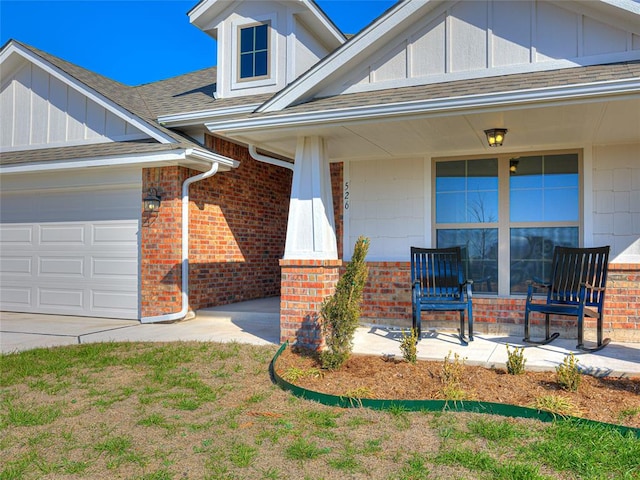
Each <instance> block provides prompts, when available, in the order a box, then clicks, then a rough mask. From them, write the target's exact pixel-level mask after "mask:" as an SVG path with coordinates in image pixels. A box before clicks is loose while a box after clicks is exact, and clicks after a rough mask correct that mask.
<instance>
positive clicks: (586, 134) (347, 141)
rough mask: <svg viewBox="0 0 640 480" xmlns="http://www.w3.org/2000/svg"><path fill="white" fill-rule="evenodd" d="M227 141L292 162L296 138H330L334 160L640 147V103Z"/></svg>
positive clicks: (259, 133) (431, 118) (286, 131)
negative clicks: (501, 137)
mask: <svg viewBox="0 0 640 480" xmlns="http://www.w3.org/2000/svg"><path fill="white" fill-rule="evenodd" d="M494 127H503V128H507V129H508V130H509V132H508V134H507V136H506V138H505V143H504V146H503V147H502V148H501V149H493V148H490V147H489V146H488V145H487V142H486V138H485V135H484V130H485V129H488V128H494ZM227 135H229V136H231V137H233V138H235V139H236V140H238V141H241V142H244V143H250V144H255V145H256V146H258V147H259V148H261V149H264V150H268V151H272V152H274V153H278V154H281V155H285V156H287V157H290V158H294V157H295V149H296V141H297V137H298V136H306V135H320V136H322V137H324V138H326V139H327V144H328V148H329V156H330V158H331V160H333V161H340V160H347V159H381V158H394V157H407V156H416V155H430V156H432V157H437V156H453V155H481V154H485V153H503V152H507V151H509V152H511V151H514V152H517V151H532V150H541V149H560V148H576V147H582V146H584V145H588V144H619V143H633V142H640V97H635V98H633V97H632V98H629V97H625V98H624V99H620V98H613V99H612V98H608V99H606V100H602V99H601V100H600V101H592V102H583V103H580V104H568V103H567V104H554V105H533V106H531V105H530V106H527V107H522V106H520V107H513V108H507V109H500V108H493V109H484V110H483V111H466V112H447V113H442V112H441V113H437V114H430V113H429V112H425V113H423V114H413V115H411V116H405V117H402V118H399V117H393V118H391V117H387V118H378V119H370V120H365V121H348V122H333V123H330V124H327V123H325V124H322V125H309V126H303V127H291V126H288V127H281V128H270V129H264V130H263V129H260V130H252V131H250V132H247V131H245V132H228V133H227Z"/></svg>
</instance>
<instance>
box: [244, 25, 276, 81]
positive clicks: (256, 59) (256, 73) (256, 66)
mask: <svg viewBox="0 0 640 480" xmlns="http://www.w3.org/2000/svg"><path fill="white" fill-rule="evenodd" d="M239 37H240V41H239V44H240V45H239V46H240V61H239V62H238V66H239V71H238V80H240V81H242V80H257V79H261V78H267V77H268V76H269V23H258V24H254V25H250V26H246V27H242V28H240V29H239Z"/></svg>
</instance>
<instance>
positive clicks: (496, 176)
mask: <svg viewBox="0 0 640 480" xmlns="http://www.w3.org/2000/svg"><path fill="white" fill-rule="evenodd" d="M579 163H580V162H579V155H578V153H563V154H550V155H526V156H524V155H523V156H519V157H507V156H505V157H498V158H483V159H469V160H441V161H437V162H436V164H435V223H436V224H435V234H436V237H435V238H436V243H437V246H438V247H450V246H455V245H459V246H461V247H463V253H464V256H465V266H466V269H467V276H468V278H471V279H473V280H474V291H476V292H478V293H488V294H503V295H507V294H517V293H523V292H525V291H526V288H527V282H528V281H529V280H533V279H538V280H547V279H548V276H549V267H550V263H551V257H552V255H553V249H554V247H555V246H556V245H562V246H578V245H579V239H580V232H579V227H580V210H581V208H580V183H579Z"/></svg>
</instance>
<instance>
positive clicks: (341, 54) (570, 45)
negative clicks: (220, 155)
mask: <svg viewBox="0 0 640 480" xmlns="http://www.w3.org/2000/svg"><path fill="white" fill-rule="evenodd" d="M638 59H640V5H638V4H636V3H634V2H631V1H625V0H621V1H597V2H569V1H558V2H556V1H532V0H527V1H507V2H505V1H497V0H481V1H448V2H441V1H435V0H431V1H427V2H421V1H415V0H404V1H402V2H400V3H398V4H397V5H396V6H395V7H394V8H392V9H391V10H389V11H388V12H387V13H386V14H385V15H383V16H382V17H380V18H379V19H378V20H376V21H374V22H373V23H372V24H371V25H370V26H369V27H367V28H366V29H365V30H363V31H362V32H361V33H360V34H358V35H357V36H356V37H354V38H353V39H352V40H350V41H349V42H348V43H347V44H346V45H344V46H343V47H342V48H341V49H339V50H338V51H336V52H334V54H332V55H330V56H329V57H327V58H326V59H325V60H323V61H322V62H320V63H319V64H318V65H316V66H315V67H314V68H313V69H312V70H310V71H309V72H307V73H306V74H305V75H303V76H302V77H300V78H299V79H298V80H297V81H296V82H294V83H293V84H291V85H290V86H289V87H287V88H286V89H284V90H283V91H281V92H280V93H279V94H277V95H276V96H274V97H273V98H272V99H271V100H270V101H269V102H267V103H265V104H264V105H263V106H262V107H261V108H260V109H259V111H262V112H269V111H278V110H281V109H284V108H286V107H288V106H290V105H293V104H297V103H302V102H306V101H309V100H312V99H315V98H322V97H330V96H334V95H340V94H344V93H356V92H366V91H374V90H384V89H389V88H398V87H406V86H415V85H426V84H435V83H441V82H449V81H455V80H463V79H473V78H486V77H492V76H501V75H505V74H513V73H526V72H535V71H543V70H555V69H558V68H569V67H575V66H581V65H597V64H605V63H611V62H620V61H628V60H638Z"/></svg>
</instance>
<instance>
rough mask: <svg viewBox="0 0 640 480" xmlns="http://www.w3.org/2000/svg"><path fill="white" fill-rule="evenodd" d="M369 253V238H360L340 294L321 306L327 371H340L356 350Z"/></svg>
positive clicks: (339, 287)
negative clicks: (354, 342)
mask: <svg viewBox="0 0 640 480" xmlns="http://www.w3.org/2000/svg"><path fill="white" fill-rule="evenodd" d="M368 251H369V239H368V238H365V237H360V238H358V240H357V241H356V244H355V247H354V249H353V257H352V258H351V261H350V262H349V264H348V265H347V268H346V269H345V273H344V275H343V276H342V277H340V280H338V284H337V285H336V291H335V293H334V294H333V295H332V296H331V297H328V298H327V299H325V301H324V302H323V303H322V306H321V307H320V315H321V316H322V319H323V322H322V334H323V337H324V340H325V343H326V345H327V348H326V350H323V351H322V352H321V353H320V362H321V364H322V367H323V368H326V369H329V370H337V369H339V368H340V367H342V365H343V364H344V363H345V362H346V361H347V360H348V359H349V356H350V355H351V350H352V348H353V335H354V334H355V331H356V328H358V321H359V320H360V302H361V301H362V291H363V290H364V285H365V283H366V281H367V276H368V274H369V272H368V269H367V265H366V263H365V257H366V256H367V252H368Z"/></svg>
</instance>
